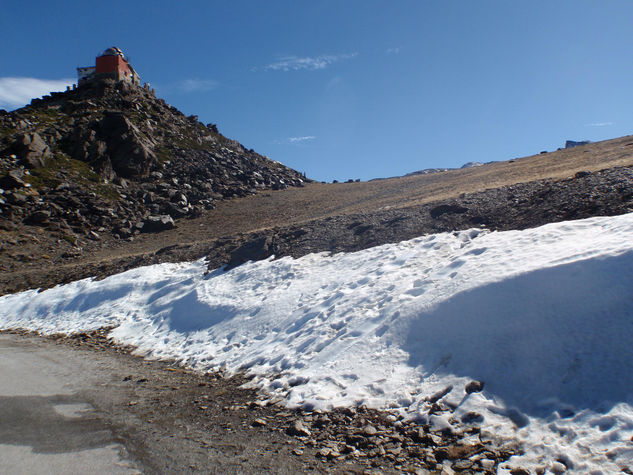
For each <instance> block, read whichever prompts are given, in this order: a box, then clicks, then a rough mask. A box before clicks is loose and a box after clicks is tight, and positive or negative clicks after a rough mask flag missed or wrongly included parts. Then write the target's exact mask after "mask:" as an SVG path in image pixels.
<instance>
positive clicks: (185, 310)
mask: <svg viewBox="0 0 633 475" xmlns="http://www.w3.org/2000/svg"><path fill="white" fill-rule="evenodd" d="M204 271H205V264H204V262H202V261H198V262H194V263H186V264H161V265H156V266H150V267H145V268H139V269H135V270H132V271H128V272H125V273H123V274H120V275H116V276H112V277H110V278H107V279H105V280H103V281H98V282H96V281H92V280H83V281H79V282H74V283H71V284H68V285H64V286H60V287H57V288H54V289H50V290H47V291H44V292H41V293H37V292H36V291H29V292H23V293H20V294H15V295H9V296H4V297H0V328H17V327H22V328H30V329H36V330H40V331H43V332H74V331H85V330H90V329H94V328H97V327H101V326H105V325H116V326H117V328H116V329H115V330H114V331H113V333H112V335H113V336H114V338H115V339H116V340H118V341H120V342H121V343H124V344H131V345H135V346H137V347H138V351H139V352H140V353H142V354H145V355H147V356H151V357H157V358H163V357H164V358H175V359H177V360H180V361H182V362H183V363H184V364H188V365H190V366H193V367H196V368H199V369H202V370H212V369H218V368H224V369H226V370H228V371H237V370H240V369H243V370H248V371H250V372H252V373H253V374H256V375H257V376H256V377H255V378H254V380H253V384H255V385H257V386H258V387H260V388H261V389H262V390H265V391H267V392H269V393H270V394H271V396H282V397H284V398H285V399H286V400H287V402H288V404H289V405H291V406H304V407H318V408H329V407H332V406H340V405H356V404H366V405H368V406H373V407H383V408H395V409H398V410H400V411H401V412H402V413H403V414H405V415H406V416H407V417H412V418H418V419H424V420H427V421H428V422H429V423H431V424H433V425H434V426H435V427H442V426H446V425H449V424H451V421H450V420H449V416H446V415H439V416H437V415H431V416H429V415H428V409H429V403H428V402H427V401H426V398H427V397H428V396H429V395H431V394H434V393H436V392H438V391H440V390H443V389H445V388H447V387H452V390H450V392H449V393H448V395H447V396H446V397H445V399H444V401H445V402H447V403H448V404H449V405H451V406H454V407H456V409H455V410H454V412H453V413H452V414H450V417H452V418H455V419H457V420H459V419H460V418H461V417H462V416H464V415H465V414H467V413H468V412H470V411H475V412H477V413H479V414H481V415H482V416H483V421H482V422H480V424H481V426H482V430H483V431H484V432H487V433H489V434H490V435H491V436H493V437H495V436H498V437H506V438H515V439H517V440H519V441H521V442H522V443H523V444H524V446H525V448H526V454H525V455H524V456H522V457H520V458H518V460H517V458H515V459H513V460H515V461H516V462H518V463H520V464H521V466H529V467H533V468H536V467H545V466H547V465H548V464H549V463H550V462H552V461H553V460H556V459H562V460H565V462H566V465H567V466H568V467H570V468H572V467H573V470H574V471H576V472H592V471H593V472H594V473H614V472H617V471H619V470H620V469H621V467H623V466H625V465H627V464H631V463H632V461H633V442H631V437H632V436H633V344H632V342H633V214H629V215H623V216H618V217H610V218H592V219H586V220H582V221H573V222H565V223H558V224H550V225H546V226H543V227H540V228H536V229H529V230H525V231H509V232H494V233H489V232H486V231H482V230H469V231H463V232H458V233H445V234H437V235H431V236H425V237H421V238H418V239H414V240H411V241H407V242H401V243H398V244H391V245H385V246H380V247H376V248H372V249H367V250H365V251H361V252H357V253H352V254H337V255H334V256H327V255H325V254H313V255H308V256H305V257H303V258H301V259H296V260H294V259H291V258H284V259H280V260H277V261H271V260H268V261H261V262H256V263H247V264H245V265H242V266H240V267H238V268H235V269H233V270H231V271H229V272H226V273H224V272H222V271H221V270H217V271H214V272H212V273H210V274H207V275H204ZM473 379H476V380H480V381H483V382H484V383H485V388H484V391H483V392H480V393H472V394H466V392H465V390H464V388H465V385H466V384H467V383H468V382H469V381H471V380H473Z"/></svg>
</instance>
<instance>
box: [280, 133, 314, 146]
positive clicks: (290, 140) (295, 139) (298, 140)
mask: <svg viewBox="0 0 633 475" xmlns="http://www.w3.org/2000/svg"><path fill="white" fill-rule="evenodd" d="M314 139H316V136H314V135H304V136H302V137H288V138H285V139H282V140H275V144H277V145H287V144H293V145H297V144H300V143H303V142H307V141H309V140H314Z"/></svg>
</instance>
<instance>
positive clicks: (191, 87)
mask: <svg viewBox="0 0 633 475" xmlns="http://www.w3.org/2000/svg"><path fill="white" fill-rule="evenodd" d="M219 85H220V83H218V82H217V81H214V80H212V79H183V80H182V81H180V82H179V83H178V85H177V87H178V89H179V90H180V91H182V92H205V91H210V90H211V89H215V88H216V87H218V86H219Z"/></svg>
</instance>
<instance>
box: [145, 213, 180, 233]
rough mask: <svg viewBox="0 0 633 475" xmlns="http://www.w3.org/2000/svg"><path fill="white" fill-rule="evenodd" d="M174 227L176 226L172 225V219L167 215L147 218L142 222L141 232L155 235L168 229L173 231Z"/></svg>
mask: <svg viewBox="0 0 633 475" xmlns="http://www.w3.org/2000/svg"><path fill="white" fill-rule="evenodd" d="M175 227H176V224H175V223H174V220H173V219H172V217H171V216H169V215H161V216H148V218H147V219H146V220H145V221H144V222H143V227H142V228H141V232H143V233H157V232H160V231H166V230H168V229H174V228H175Z"/></svg>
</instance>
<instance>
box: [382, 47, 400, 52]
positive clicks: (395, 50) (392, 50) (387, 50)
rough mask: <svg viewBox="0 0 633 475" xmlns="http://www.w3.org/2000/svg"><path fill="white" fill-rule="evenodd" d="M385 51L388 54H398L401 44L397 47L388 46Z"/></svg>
mask: <svg viewBox="0 0 633 475" xmlns="http://www.w3.org/2000/svg"><path fill="white" fill-rule="evenodd" d="M385 52H386V53H387V54H398V53H399V52H400V46H398V47H397V48H387V49H386V50H385Z"/></svg>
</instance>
